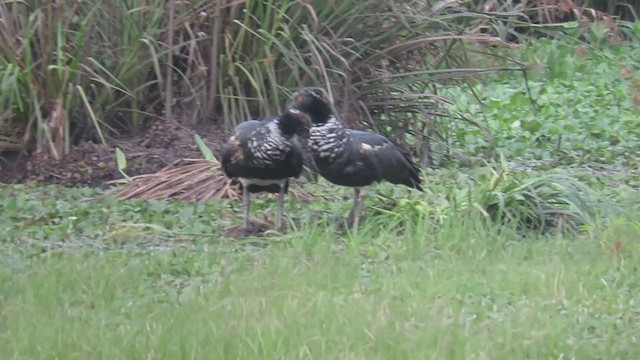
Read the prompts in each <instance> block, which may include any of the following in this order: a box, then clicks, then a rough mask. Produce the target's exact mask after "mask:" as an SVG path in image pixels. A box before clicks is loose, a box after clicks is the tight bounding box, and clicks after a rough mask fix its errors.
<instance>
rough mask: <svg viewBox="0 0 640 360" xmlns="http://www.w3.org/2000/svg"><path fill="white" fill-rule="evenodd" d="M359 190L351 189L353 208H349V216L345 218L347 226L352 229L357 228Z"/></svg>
mask: <svg viewBox="0 0 640 360" xmlns="http://www.w3.org/2000/svg"><path fill="white" fill-rule="evenodd" d="M360 202H361V201H360V188H357V187H354V188H353V206H351V211H349V216H348V217H347V224H348V225H349V226H353V228H357V227H358V222H359V221H358V218H359V216H358V215H359V214H358V212H359V209H360Z"/></svg>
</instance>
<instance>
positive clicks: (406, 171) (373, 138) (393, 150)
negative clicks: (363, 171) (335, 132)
mask: <svg viewBox="0 0 640 360" xmlns="http://www.w3.org/2000/svg"><path fill="white" fill-rule="evenodd" d="M349 134H350V135H351V141H352V150H351V151H352V154H357V153H359V154H360V156H361V158H362V159H363V161H364V162H365V164H366V167H367V168H368V169H369V171H374V172H376V173H377V174H378V176H379V177H381V178H383V179H385V180H387V181H390V182H392V183H396V184H397V183H400V184H405V185H408V186H411V187H415V188H416V189H421V187H420V183H421V180H420V176H419V170H418V167H417V166H416V165H415V164H414V163H413V161H412V160H411V158H410V157H409V156H408V155H406V154H403V153H402V152H400V150H399V149H398V148H397V147H396V146H395V145H394V144H393V143H392V142H391V140H389V139H387V138H386V137H384V136H382V135H380V134H377V133H372V132H365V131H359V130H349ZM352 156H353V155H352ZM355 156H356V157H357V156H358V155H355Z"/></svg>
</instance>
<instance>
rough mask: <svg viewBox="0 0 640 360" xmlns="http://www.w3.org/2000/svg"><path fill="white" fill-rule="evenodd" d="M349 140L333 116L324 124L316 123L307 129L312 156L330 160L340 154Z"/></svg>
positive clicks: (344, 130) (347, 134) (345, 131)
mask: <svg viewBox="0 0 640 360" xmlns="http://www.w3.org/2000/svg"><path fill="white" fill-rule="evenodd" d="M348 141H349V133H348V132H347V130H346V129H345V128H344V127H343V126H342V124H340V122H339V121H338V119H336V118H335V116H332V117H330V118H329V121H327V122H325V123H324V124H316V125H314V126H312V127H311V130H310V131H309V143H310V145H311V150H312V151H313V153H314V156H315V157H317V158H319V159H321V160H327V161H332V160H334V159H335V158H337V157H338V156H339V155H340V154H342V153H343V152H344V150H345V146H346V144H347V142H348Z"/></svg>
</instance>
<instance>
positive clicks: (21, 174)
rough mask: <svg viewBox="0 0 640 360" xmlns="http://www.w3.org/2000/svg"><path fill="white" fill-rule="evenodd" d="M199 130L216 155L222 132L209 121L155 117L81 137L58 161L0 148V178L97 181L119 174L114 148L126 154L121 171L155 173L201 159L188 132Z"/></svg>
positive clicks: (94, 184)
mask: <svg viewBox="0 0 640 360" xmlns="http://www.w3.org/2000/svg"><path fill="white" fill-rule="evenodd" d="M195 134H198V135H200V136H201V137H202V138H203V140H204V141H205V143H206V144H207V145H208V146H209V148H210V149H211V150H212V151H213V153H214V155H216V156H217V155H219V153H220V150H221V147H222V145H223V144H224V140H225V139H226V138H227V136H228V132H227V131H224V130H223V129H222V128H221V127H219V126H215V125H209V126H199V127H185V126H183V125H181V124H179V123H172V122H164V121H155V122H154V123H153V124H152V125H151V126H150V127H149V128H148V129H146V130H145V131H143V132H142V133H141V134H140V135H137V136H127V137H120V138H116V139H110V140H108V141H107V144H98V143H94V142H88V141H87V142H83V143H80V144H78V145H75V146H73V147H72V148H71V151H70V153H69V154H67V155H66V156H65V158H64V159H62V160H61V161H56V160H55V159H54V158H53V157H52V156H51V155H49V154H46V153H34V154H31V155H22V156H20V155H18V154H17V153H3V154H0V182H5V183H20V182H27V181H38V182H41V183H49V184H51V183H53V184H61V185H65V186H92V187H103V186H105V184H106V183H107V182H108V181H111V180H116V179H121V178H123V175H122V174H121V173H120V172H119V171H118V167H117V165H116V157H115V148H116V147H119V148H120V149H121V150H122V151H123V152H124V154H125V155H126V158H127V168H126V169H125V170H124V171H125V172H126V173H127V175H129V176H134V175H140V174H150V173H155V172H157V171H159V170H161V169H162V168H164V167H165V166H167V165H169V164H171V163H172V162H173V161H175V160H178V159H201V158H202V157H203V156H202V153H201V152H200V150H199V149H198V146H197V145H196V142H195V138H194V135H195Z"/></svg>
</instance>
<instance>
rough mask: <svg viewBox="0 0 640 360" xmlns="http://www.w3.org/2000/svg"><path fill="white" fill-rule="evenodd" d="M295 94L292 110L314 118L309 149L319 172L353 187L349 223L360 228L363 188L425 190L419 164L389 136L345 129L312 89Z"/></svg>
mask: <svg viewBox="0 0 640 360" xmlns="http://www.w3.org/2000/svg"><path fill="white" fill-rule="evenodd" d="M292 97H293V101H292V102H291V104H290V105H289V109H290V111H291V110H295V111H297V112H295V114H297V115H299V114H300V113H302V114H304V115H305V116H307V117H308V118H309V120H310V121H311V128H310V129H309V148H310V149H311V153H312V158H313V162H314V164H315V166H316V168H317V169H318V172H319V173H320V175H321V176H322V177H324V178H325V179H327V180H328V181H329V182H331V183H333V184H336V185H340V186H346V187H351V188H353V190H354V194H353V195H354V196H353V205H352V207H351V210H350V211H349V215H348V218H347V223H348V225H349V226H353V228H354V229H357V228H358V222H359V220H358V219H359V213H360V211H361V209H360V208H361V206H362V199H363V197H364V189H365V188H366V187H368V186H370V185H373V184H375V183H380V182H383V181H387V182H390V183H392V184H401V185H406V186H408V187H409V188H413V189H417V190H419V191H423V189H422V186H421V184H422V179H421V178H420V172H419V169H418V167H417V166H416V165H415V163H414V162H413V161H412V160H411V158H410V157H409V156H408V155H405V154H403V153H402V152H400V150H398V148H397V147H396V146H395V145H394V144H393V143H392V142H391V141H390V140H389V139H387V138H386V137H384V136H383V135H380V134H378V133H374V132H366V131H360V130H354V129H348V128H345V127H344V126H343V125H342V123H341V122H340V120H339V118H338V116H337V115H336V113H335V112H334V111H333V109H332V108H331V106H330V105H329V103H328V102H327V101H325V100H324V99H323V98H322V97H320V95H318V94H317V93H315V92H314V91H313V90H311V89H300V90H297V91H294V92H293V95H292Z"/></svg>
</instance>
